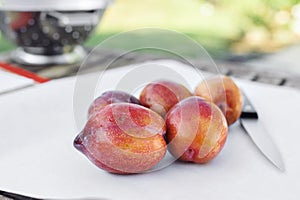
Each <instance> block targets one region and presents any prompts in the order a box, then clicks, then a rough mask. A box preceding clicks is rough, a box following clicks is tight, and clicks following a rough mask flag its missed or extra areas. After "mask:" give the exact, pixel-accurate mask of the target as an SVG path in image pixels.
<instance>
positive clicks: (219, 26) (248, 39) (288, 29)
mask: <svg viewBox="0 0 300 200" xmlns="http://www.w3.org/2000/svg"><path fill="white" fill-rule="evenodd" d="M143 27H157V28H167V29H171V30H175V31H179V32H182V33H184V34H186V35H188V36H190V37H191V38H193V39H194V40H196V41H198V42H199V43H200V44H202V45H203V46H204V47H205V48H206V50H208V51H209V53H211V55H212V56H214V57H217V58H226V57H228V56H231V55H253V54H255V55H256V54H262V53H270V52H276V51H278V50H280V49H282V48H284V47H286V46H288V45H291V44H295V43H297V42H299V40H300V3H299V1H298V0H266V1H261V0H244V1H240V0H187V1H182V0H163V1H161V0H115V1H114V3H113V4H112V5H111V6H110V7H109V8H108V10H107V12H106V13H105V15H104V18H103V19H102V21H101V23H100V24H99V26H98V27H97V29H96V33H95V34H93V36H92V37H91V38H90V39H89V40H88V41H87V42H86V45H87V46H94V45H96V44H98V43H100V42H101V41H102V40H104V39H105V38H107V37H110V36H112V35H114V34H117V33H120V32H122V31H126V30H132V29H136V28H143ZM157 40H158V41H159V40H163V38H160V37H159V36H157ZM131 42H133V41H131ZM174 43H176V41H174ZM119 45H121V46H123V47H124V48H126V47H128V46H130V42H128V41H124V44H119ZM170 45H173V44H172V43H170ZM13 48H15V47H14V46H13V44H12V43H10V42H9V41H7V40H5V39H4V38H3V36H1V35H0V51H1V52H3V51H8V50H11V49H13ZM112 48H113V47H112ZM182 48H184V47H182Z"/></svg>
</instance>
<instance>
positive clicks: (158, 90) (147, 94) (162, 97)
mask: <svg viewBox="0 0 300 200" xmlns="http://www.w3.org/2000/svg"><path fill="white" fill-rule="evenodd" d="M190 96H192V94H191V92H190V91H189V90H188V89H187V88H186V87H184V86H183V85H181V84H178V83H175V82H172V81H167V80H160V81H155V82H152V83H149V84H148V85H146V87H145V88H144V89H143V91H142V92H141V94H140V102H141V103H142V105H143V106H145V107H147V108H150V109H151V110H153V111H155V112H157V113H158V114H160V115H161V116H162V117H164V116H165V115H166V113H167V112H168V111H169V110H170V109H171V108H172V107H173V106H174V105H175V104H176V103H178V102H179V101H181V100H183V99H185V98H187V97H190Z"/></svg>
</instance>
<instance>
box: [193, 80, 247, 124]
mask: <svg viewBox="0 0 300 200" xmlns="http://www.w3.org/2000/svg"><path fill="white" fill-rule="evenodd" d="M195 95H197V96H200V97H202V98H204V99H206V100H207V101H211V102H213V103H215V104H216V105H217V106H218V107H219V108H220V109H221V110H222V112H223V114H224V115H225V117H226V120H227V123H228V125H231V124H233V123H234V122H235V121H237V120H238V119H239V117H240V115H241V113H242V101H243V100H242V92H241V90H240V89H239V88H238V86H237V85H236V84H235V83H234V81H233V80H232V79H231V78H230V77H228V76H223V75H222V76H213V77H210V78H207V79H205V80H204V81H202V82H201V83H199V85H198V86H197V87H196V89H195Z"/></svg>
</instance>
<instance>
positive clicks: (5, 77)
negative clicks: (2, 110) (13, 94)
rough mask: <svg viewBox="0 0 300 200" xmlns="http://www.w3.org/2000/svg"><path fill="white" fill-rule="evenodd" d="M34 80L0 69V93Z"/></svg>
mask: <svg viewBox="0 0 300 200" xmlns="http://www.w3.org/2000/svg"><path fill="white" fill-rule="evenodd" d="M33 84H34V81H33V80H31V79H29V78H25V77H23V76H19V75H16V74H12V73H10V72H6V71H3V70H1V69H0V94H1V93H6V92H9V91H12V90H16V89H19V88H23V87H27V86H30V85H33Z"/></svg>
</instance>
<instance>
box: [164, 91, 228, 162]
mask: <svg viewBox="0 0 300 200" xmlns="http://www.w3.org/2000/svg"><path fill="white" fill-rule="evenodd" d="M166 124H167V134H166V137H167V141H168V148H169V151H170V153H171V154H172V155H173V156H174V157H175V158H178V159H179V160H181V161H186V162H194V163H206V162H208V161H210V160H212V159H213V158H215V157H216V156H217V154H218V153H219V152H220V151H221V149H222V148H223V146H224V143H225V141H226V138H227V132H228V126H227V123H226V119H225V117H224V115H223V113H222V111H221V110H220V109H219V108H218V107H217V106H216V105H215V104H213V103H210V102H207V101H206V100H204V99H203V98H201V97H197V96H193V97H189V98H187V99H184V100H182V101H181V102H179V103H178V104H176V105H175V106H174V107H173V108H172V109H171V110H170V111H169V112H168V114H167V115H166Z"/></svg>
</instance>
